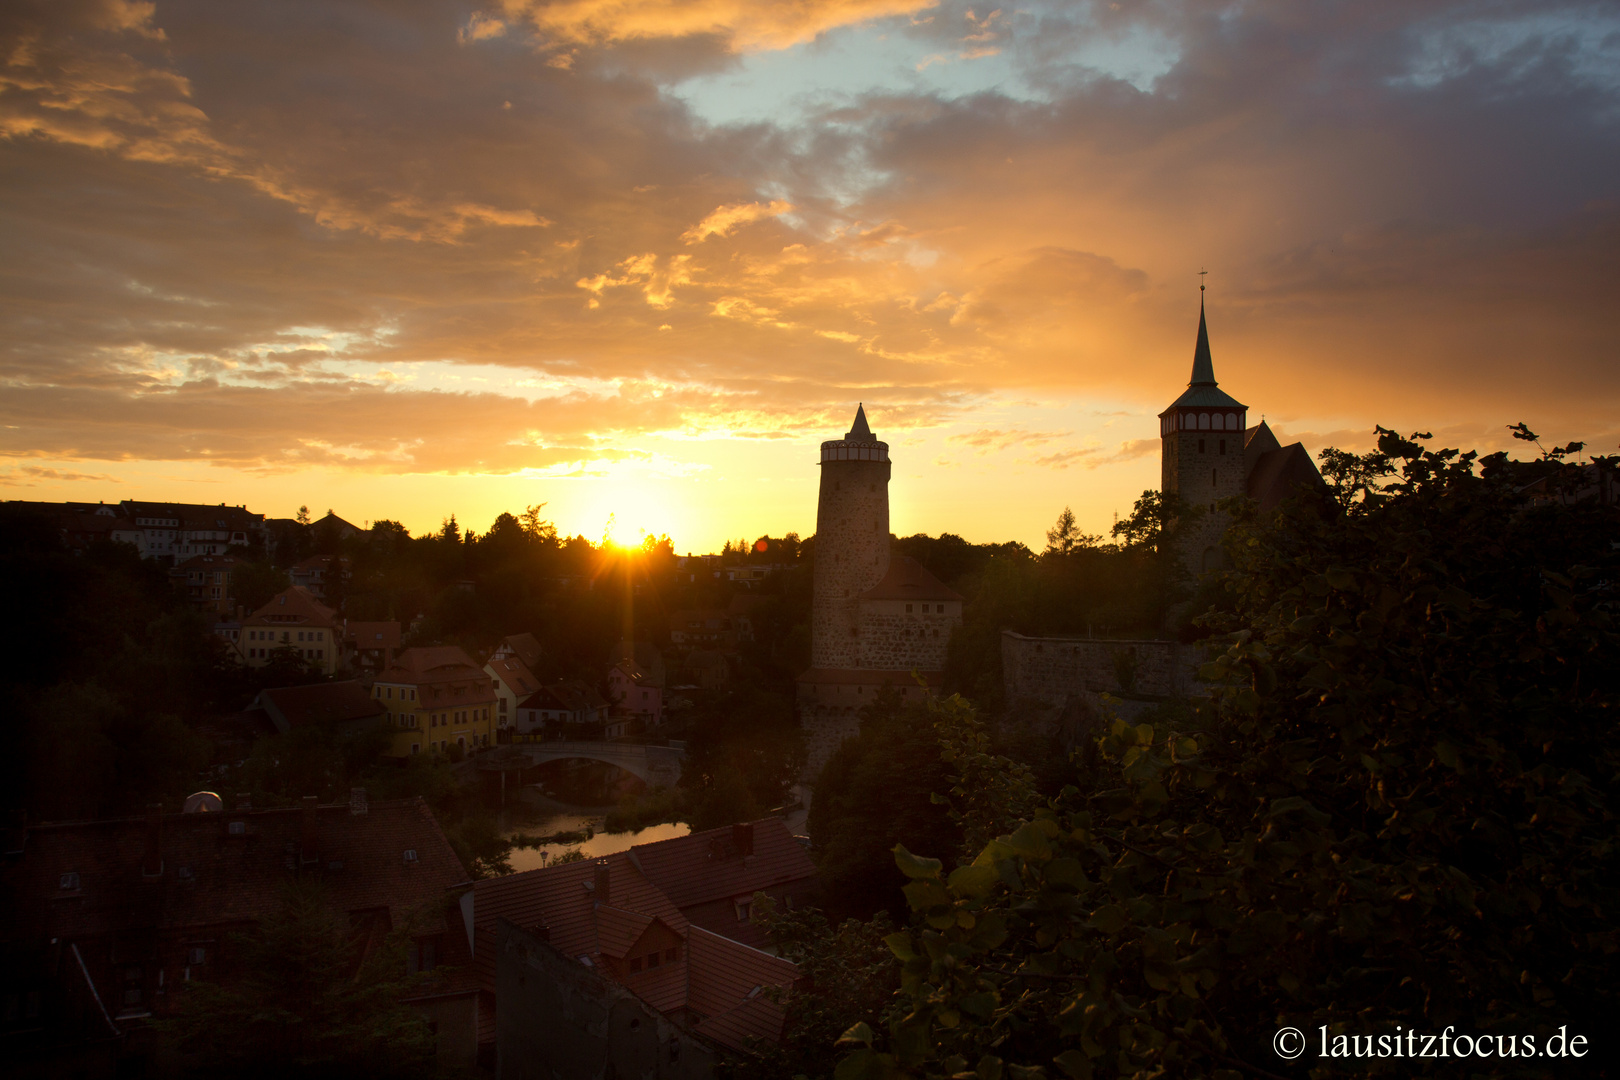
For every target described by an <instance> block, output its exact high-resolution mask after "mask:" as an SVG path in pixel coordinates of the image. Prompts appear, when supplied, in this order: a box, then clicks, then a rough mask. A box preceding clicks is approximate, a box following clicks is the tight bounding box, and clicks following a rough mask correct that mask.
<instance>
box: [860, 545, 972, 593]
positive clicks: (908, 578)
mask: <svg viewBox="0 0 1620 1080" xmlns="http://www.w3.org/2000/svg"><path fill="white" fill-rule="evenodd" d="M861 599H862V600H960V599H962V594H961V593H959V592H957V591H956V590H955V589H953V588H951V587H950V586H949V585H946V584H945V583H944V582H942V581H940V580H939V578H937V577H935V576H934V575H933V574H930V573H929V572H928V571H927V569H925V568H924V567H923V565H922V563H920V562H918V561H917V560H916V559H913V558H911V557H910V556H909V555H897V556H895V557H894V558H892V559H890V560H889V569H888V572H887V573H885V574H884V575H883V580H882V581H880V582H878V583H877V584H876V585H874V586H872V587H871V588H870V589H868V590H866V591H865V592H863V593H861Z"/></svg>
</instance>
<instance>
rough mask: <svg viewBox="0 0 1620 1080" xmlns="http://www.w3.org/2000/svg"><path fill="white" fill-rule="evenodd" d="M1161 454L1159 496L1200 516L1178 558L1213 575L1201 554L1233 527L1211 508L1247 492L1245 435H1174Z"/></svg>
mask: <svg viewBox="0 0 1620 1080" xmlns="http://www.w3.org/2000/svg"><path fill="white" fill-rule="evenodd" d="M1221 411H1222V412H1223V413H1224V412H1225V411H1228V410H1221ZM1238 415H1239V416H1241V415H1242V414H1241V413H1239V414H1238ZM1239 422H1240V423H1241V421H1239ZM1223 444H1224V449H1225V452H1224V453H1222V449H1223ZM1162 453H1163V466H1162V477H1161V481H1162V483H1163V487H1162V488H1161V490H1162V491H1165V492H1173V493H1175V494H1176V495H1179V496H1180V497H1181V498H1182V500H1183V501H1185V502H1187V503H1189V504H1191V505H1193V506H1197V507H1202V508H1203V510H1204V514H1203V516H1202V518H1201V519H1200V520H1199V523H1198V525H1197V527H1196V528H1194V529H1192V530H1190V532H1189V534H1188V535H1187V536H1186V538H1185V540H1184V541H1183V555H1182V558H1183V560H1184V561H1185V562H1186V564H1187V569H1189V570H1190V571H1192V572H1193V573H1195V574H1197V573H1202V572H1203V571H1205V570H1208V569H1213V564H1212V563H1210V562H1209V561H1208V560H1207V559H1206V557H1205V553H1206V552H1210V551H1215V552H1218V551H1219V549H1220V544H1221V537H1222V536H1223V535H1225V533H1226V527H1227V526H1228V525H1229V524H1230V523H1231V522H1230V521H1229V519H1228V517H1227V515H1226V514H1225V513H1222V512H1220V511H1214V510H1212V509H1211V507H1212V505H1213V504H1214V503H1215V502H1217V501H1218V500H1220V499H1224V498H1226V497H1228V496H1230V495H1242V494H1243V493H1244V492H1245V491H1246V490H1247V489H1248V472H1247V470H1246V468H1245V467H1244V456H1243V432H1242V431H1202V430H1200V431H1172V432H1170V433H1169V434H1167V435H1165V437H1164V440H1163V443H1162Z"/></svg>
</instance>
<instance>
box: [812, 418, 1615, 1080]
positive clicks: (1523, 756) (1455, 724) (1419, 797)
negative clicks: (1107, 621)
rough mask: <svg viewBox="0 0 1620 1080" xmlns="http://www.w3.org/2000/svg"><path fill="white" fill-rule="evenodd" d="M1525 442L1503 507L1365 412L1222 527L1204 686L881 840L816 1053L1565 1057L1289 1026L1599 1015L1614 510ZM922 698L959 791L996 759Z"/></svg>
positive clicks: (1367, 1066) (1315, 1062)
mask: <svg viewBox="0 0 1620 1080" xmlns="http://www.w3.org/2000/svg"><path fill="white" fill-rule="evenodd" d="M1540 464H1541V465H1542V466H1543V468H1541V469H1540V470H1539V475H1541V476H1542V477H1548V476H1550V477H1551V479H1552V480H1553V481H1554V482H1553V483H1552V484H1549V485H1547V488H1548V489H1550V490H1551V491H1552V492H1553V493H1554V497H1552V498H1548V499H1545V500H1542V501H1541V502H1540V503H1539V504H1536V503H1532V502H1531V501H1530V500H1527V499H1526V498H1525V496H1524V495H1523V494H1522V493H1521V491H1520V488H1521V486H1522V482H1523V480H1524V476H1525V471H1524V470H1523V469H1521V468H1517V467H1515V465H1516V463H1513V462H1509V461H1507V460H1506V459H1505V457H1504V456H1502V455H1495V456H1493V457H1491V458H1487V459H1484V460H1483V461H1476V460H1475V459H1474V457H1473V455H1459V454H1457V453H1456V452H1455V451H1440V452H1431V451H1428V450H1426V449H1425V448H1424V447H1423V446H1422V445H1420V443H1419V442H1418V441H1417V440H1416V439H1412V440H1407V439H1401V438H1398V437H1396V436H1394V435H1393V434H1392V433H1387V432H1386V433H1384V437H1383V439H1382V441H1381V445H1380V454H1378V455H1369V456H1368V457H1367V458H1364V459H1360V466H1362V467H1358V469H1357V470H1339V471H1338V472H1337V473H1336V475H1337V476H1338V477H1339V478H1344V479H1345V482H1341V483H1340V484H1339V486H1338V490H1336V491H1331V492H1327V493H1322V494H1320V495H1314V496H1308V497H1305V498H1304V499H1303V500H1302V501H1300V502H1299V503H1297V504H1295V505H1293V506H1292V507H1291V508H1289V509H1287V510H1286V511H1285V512H1284V514H1283V515H1282V516H1281V518H1280V519H1278V520H1276V521H1273V522H1260V521H1256V520H1254V519H1252V518H1250V519H1249V520H1247V521H1246V522H1243V523H1240V525H1239V526H1238V527H1237V528H1236V529H1235V530H1234V532H1233V534H1232V536H1231V537H1230V538H1229V552H1230V554H1231V556H1232V559H1233V562H1234V565H1235V569H1234V570H1233V571H1232V572H1230V574H1229V575H1228V576H1227V578H1226V582H1225V587H1226V589H1227V591H1228V596H1227V607H1226V609H1225V611H1224V612H1223V613H1222V614H1221V615H1219V616H1217V617H1215V618H1217V620H1218V624H1217V625H1216V626H1214V629H1216V630H1218V631H1221V632H1223V633H1224V634H1225V635H1226V637H1225V641H1226V642H1227V648H1226V650H1225V651H1224V653H1222V654H1221V655H1219V656H1218V657H1217V658H1216V659H1215V660H1214V661H1213V662H1212V663H1211V664H1209V665H1206V667H1205V669H1204V672H1203V674H1204V677H1205V678H1206V679H1208V680H1211V681H1212V682H1214V683H1215V684H1216V689H1215V691H1214V694H1213V696H1212V697H1211V698H1210V699H1209V700H1208V702H1207V703H1205V704H1203V705H1201V706H1200V707H1199V708H1198V709H1197V710H1196V712H1194V713H1193V714H1191V717H1190V719H1187V720H1185V721H1183V722H1182V723H1180V724H1171V723H1169V722H1166V723H1159V724H1141V725H1139V726H1134V727H1133V726H1131V725H1128V724H1125V723H1123V722H1114V723H1113V724H1112V726H1111V728H1110V729H1109V730H1108V731H1106V732H1104V733H1102V734H1101V735H1100V736H1099V737H1098V738H1097V739H1096V741H1095V743H1094V745H1092V746H1091V747H1090V748H1089V751H1088V753H1087V754H1086V755H1085V757H1084V759H1083V761H1082V762H1081V764H1082V772H1081V777H1082V778H1081V780H1080V782H1079V786H1077V787H1071V788H1069V789H1067V790H1065V791H1064V792H1063V793H1062V794H1061V795H1060V796H1059V797H1058V798H1056V799H1054V800H1051V801H1050V802H1049V803H1048V804H1047V805H1045V806H1042V807H1040V808H1039V809H1037V810H1036V811H1035V812H1034V813H1033V814H1032V815H1031V816H1030V817H1028V819H1027V820H1025V821H1023V822H1022V823H1021V824H1018V826H1017V827H1016V828H1012V829H1009V830H1006V831H1005V832H1002V833H1000V835H998V836H997V838H996V839H993V840H990V841H989V842H988V843H986V844H984V845H983V846H982V847H981V848H979V849H978V850H976V851H974V850H970V851H968V852H966V853H965V855H966V856H971V860H969V859H968V858H966V857H964V859H963V862H964V865H959V866H957V867H956V868H955V869H953V870H950V871H949V872H947V870H946V867H945V866H944V865H942V863H941V862H940V861H939V860H936V859H928V858H919V857H917V856H914V855H912V854H911V853H909V852H908V851H907V850H906V849H905V848H904V847H897V849H896V861H897V864H898V865H899V867H900V869H901V870H902V871H903V872H904V873H905V874H906V875H907V876H908V877H909V878H910V883H909V884H908V885H907V886H906V897H907V900H908V903H909V906H910V908H911V909H912V913H913V924H912V926H911V928H910V929H909V930H907V931H902V932H898V933H896V934H894V935H891V936H890V937H889V938H888V942H887V943H888V946H889V948H890V950H891V951H892V953H893V955H894V956H895V957H896V958H898V960H899V961H900V962H901V964H902V968H903V975H902V988H901V994H900V1003H899V1005H898V1006H897V1007H896V1008H895V1009H894V1010H893V1011H892V1012H891V1013H890V1015H889V1018H888V1020H887V1022H886V1023H885V1024H874V1023H871V1022H870V1021H866V1022H862V1023H859V1024H856V1025H854V1026H853V1027H851V1028H850V1029H849V1030H848V1031H847V1032H846V1034H845V1036H844V1038H843V1040H841V1043H840V1045H841V1046H842V1047H843V1048H844V1049H845V1051H846V1055H845V1057H844V1058H843V1059H842V1061H841V1062H840V1064H839V1065H838V1068H837V1071H836V1075H837V1077H838V1080H865V1078H874V1080H875V1078H878V1077H898V1076H914V1077H915V1076H930V1077H950V1076H960V1075H962V1074H965V1073H968V1072H969V1070H972V1071H973V1072H974V1073H976V1074H977V1076H979V1077H981V1078H983V1080H996V1078H998V1077H1000V1076H1003V1075H1007V1076H1011V1077H1014V1078H1022V1077H1030V1076H1039V1075H1067V1076H1070V1077H1076V1078H1089V1077H1092V1076H1099V1077H1101V1076H1130V1077H1144V1078H1145V1077H1151V1076H1162V1075H1170V1076H1178V1077H1198V1076H1215V1077H1234V1078H1235V1077H1237V1076H1239V1075H1241V1073H1245V1072H1246V1073H1250V1074H1267V1075H1274V1074H1275V1071H1276V1070H1279V1069H1280V1070H1283V1071H1292V1068H1293V1067H1292V1066H1289V1065H1288V1064H1287V1063H1285V1062H1281V1061H1279V1060H1278V1058H1277V1057H1276V1056H1275V1055H1274V1053H1273V1051H1272V1044H1271V1039H1272V1036H1273V1034H1274V1033H1275V1032H1276V1031H1277V1029H1278V1028H1279V1027H1280V1026H1283V1025H1292V1026H1295V1027H1298V1028H1301V1029H1303V1030H1304V1031H1306V1032H1308V1033H1310V1035H1311V1042H1310V1044H1309V1048H1308V1050H1307V1057H1306V1059H1305V1060H1303V1061H1301V1062H1299V1063H1298V1064H1299V1065H1302V1066H1304V1067H1306V1068H1309V1069H1311V1070H1312V1071H1313V1072H1314V1073H1315V1074H1317V1075H1330V1074H1334V1075H1336V1074H1338V1073H1339V1070H1340V1069H1341V1068H1342V1069H1344V1070H1346V1071H1347V1072H1348V1073H1353V1074H1355V1075H1408V1074H1411V1073H1413V1072H1426V1071H1431V1072H1440V1073H1456V1072H1466V1073H1486V1074H1493V1075H1520V1074H1522V1075H1552V1074H1553V1073H1554V1072H1555V1071H1556V1070H1557V1069H1558V1067H1559V1066H1560V1065H1567V1064H1569V1062H1556V1061H1548V1060H1547V1059H1541V1060H1526V1059H1524V1058H1515V1059H1510V1060H1506V1061H1503V1060H1500V1059H1496V1058H1495V1057H1492V1058H1489V1059H1486V1058H1483V1057H1476V1058H1474V1059H1472V1060H1471V1061H1469V1062H1466V1063H1465V1062H1461V1061H1458V1060H1456V1059H1455V1058H1453V1059H1449V1060H1444V1061H1441V1060H1438V1059H1429V1060H1420V1061H1412V1060H1408V1059H1405V1058H1399V1059H1397V1058H1393V1057H1386V1058H1372V1059H1368V1058H1361V1059H1350V1060H1348V1061H1344V1060H1335V1059H1332V1058H1318V1057H1317V1056H1316V1055H1317V1045H1318V1044H1317V1040H1318V1038H1319V1034H1318V1033H1319V1029H1321V1028H1325V1029H1326V1035H1327V1038H1328V1039H1329V1040H1330V1044H1331V1040H1332V1039H1333V1037H1334V1036H1337V1035H1362V1036H1366V1035H1380V1034H1395V1033H1397V1032H1398V1031H1399V1030H1400V1029H1407V1030H1416V1031H1418V1032H1430V1033H1438V1032H1440V1031H1441V1030H1442V1029H1444V1028H1446V1027H1447V1026H1452V1027H1454V1029H1455V1030H1456V1031H1458V1032H1461V1033H1466V1034H1470V1035H1490V1036H1493V1041H1492V1044H1491V1045H1492V1047H1493V1049H1494V1048H1495V1047H1496V1046H1497V1045H1498V1044H1497V1043H1495V1041H1494V1037H1495V1036H1498V1035H1501V1036H1510V1035H1511V1036H1524V1035H1533V1036H1535V1038H1536V1042H1537V1045H1538V1046H1545V1045H1546V1040H1547V1038H1548V1036H1549V1035H1551V1034H1552V1033H1554V1032H1556V1031H1557V1030H1558V1028H1559V1027H1560V1026H1561V1025H1563V1026H1567V1029H1568V1031H1569V1032H1571V1033H1584V1034H1586V1035H1587V1036H1588V1038H1591V1037H1592V1036H1594V1035H1599V1034H1600V1033H1601V1032H1603V1031H1605V1030H1606V1028H1607V1018H1608V1017H1610V1016H1612V1015H1613V1014H1614V1008H1615V1005H1616V1004H1617V1002H1616V993H1615V983H1614V980H1613V978H1612V969H1613V965H1614V962H1615V953H1616V952H1617V951H1620V934H1617V932H1616V931H1615V930H1614V928H1613V927H1614V921H1613V913H1614V911H1615V910H1616V906H1617V904H1620V874H1617V864H1616V838H1617V837H1616V820H1615V816H1614V812H1613V807H1614V805H1615V797H1616V794H1617V792H1616V791H1615V790H1614V789H1615V785H1616V776H1617V773H1620V735H1617V725H1616V723H1615V719H1616V718H1615V709H1614V702H1615V691H1616V682H1617V678H1616V676H1617V674H1620V672H1617V663H1620V636H1617V633H1616V626H1615V621H1614V612H1613V603H1614V586H1613V585H1612V582H1614V581H1615V580H1616V579H1617V576H1620V556H1617V553H1616V552H1615V550H1614V549H1613V547H1612V545H1611V538H1612V537H1613V536H1615V535H1616V524H1617V520H1616V511H1615V509H1614V508H1613V507H1601V506H1597V505H1593V504H1590V503H1588V504H1569V503H1567V502H1566V501H1564V500H1562V499H1560V498H1558V497H1556V492H1557V489H1558V483H1559V482H1562V481H1564V480H1568V481H1569V482H1570V484H1572V485H1573V484H1575V483H1577V482H1579V480H1580V478H1579V477H1577V476H1575V475H1574V473H1573V469H1574V467H1573V466H1567V465H1564V464H1562V463H1560V462H1558V461H1557V460H1551V461H1544V462H1542V463H1540ZM1397 468H1398V471H1396V470H1397ZM1352 485H1353V487H1354V490H1348V488H1349V487H1350V486H1352ZM941 720H942V734H944V736H945V737H946V740H947V742H948V743H950V744H952V745H955V746H957V747H959V748H960V750H959V751H958V752H957V760H956V762H955V767H956V769H957V771H958V774H959V775H960V776H961V777H962V778H963V782H962V783H959V784H958V788H959V789H960V790H961V791H962V792H968V793H971V792H973V791H974V784H973V782H972V776H973V775H974V774H975V772H976V774H977V775H980V776H993V775H996V773H997V772H998V769H1000V768H1001V767H1002V765H1001V763H1000V762H998V761H996V760H995V759H993V758H991V757H990V756H989V755H987V754H984V753H983V752H982V749H981V748H976V747H975V744H976V743H980V735H979V732H978V730H977V721H976V720H974V719H973V718H972V717H970V716H967V715H964V714H962V713H961V712H960V711H959V710H958V711H957V712H955V713H944V714H942V716H941ZM980 746H981V747H982V744H980ZM996 808H997V807H996V804H994V803H992V802H990V801H985V800H980V801H979V802H978V803H977V804H976V805H967V804H964V805H963V806H961V807H960V808H959V813H960V814H961V816H962V818H963V826H964V834H966V835H973V834H974V833H976V832H977V833H988V834H991V835H995V823H994V822H993V821H990V822H988V827H987V824H986V823H985V822H981V821H979V820H976V819H980V818H984V817H985V815H986V814H987V813H989V812H992V811H994V810H996ZM885 1029H886V1030H885Z"/></svg>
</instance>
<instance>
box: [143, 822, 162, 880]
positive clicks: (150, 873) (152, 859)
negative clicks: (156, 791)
mask: <svg viewBox="0 0 1620 1080" xmlns="http://www.w3.org/2000/svg"><path fill="white" fill-rule="evenodd" d="M141 876H142V877H147V878H158V877H162V876H163V804H162V803H153V804H152V805H151V806H148V807H147V808H146V850H145V851H143V852H142V853H141Z"/></svg>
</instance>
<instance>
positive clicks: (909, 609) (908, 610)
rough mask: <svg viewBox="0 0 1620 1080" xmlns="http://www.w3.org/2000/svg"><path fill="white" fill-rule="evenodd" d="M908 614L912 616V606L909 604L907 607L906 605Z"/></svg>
mask: <svg viewBox="0 0 1620 1080" xmlns="http://www.w3.org/2000/svg"><path fill="white" fill-rule="evenodd" d="M906 614H907V615H910V614H911V605H910V604H907V605H906Z"/></svg>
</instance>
